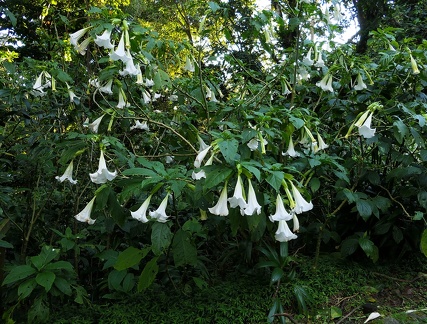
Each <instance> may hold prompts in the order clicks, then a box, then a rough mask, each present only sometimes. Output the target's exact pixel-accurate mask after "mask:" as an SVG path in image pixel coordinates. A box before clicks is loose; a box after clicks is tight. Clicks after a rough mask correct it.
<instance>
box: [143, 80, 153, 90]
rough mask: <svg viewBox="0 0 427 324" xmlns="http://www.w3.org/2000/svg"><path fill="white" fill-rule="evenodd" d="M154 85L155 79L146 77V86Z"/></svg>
mask: <svg viewBox="0 0 427 324" xmlns="http://www.w3.org/2000/svg"><path fill="white" fill-rule="evenodd" d="M153 85H154V81H153V80H151V79H145V86H146V87H148V88H149V87H152V86H153Z"/></svg>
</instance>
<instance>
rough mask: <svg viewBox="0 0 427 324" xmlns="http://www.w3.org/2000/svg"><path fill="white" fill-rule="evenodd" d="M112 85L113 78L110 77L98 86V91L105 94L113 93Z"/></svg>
mask: <svg viewBox="0 0 427 324" xmlns="http://www.w3.org/2000/svg"><path fill="white" fill-rule="evenodd" d="M112 86H113V79H110V80H108V82H107V83H106V84H105V85H104V86H102V87H101V88H99V91H100V92H103V93H106V94H113V91H112V90H111V87H112Z"/></svg>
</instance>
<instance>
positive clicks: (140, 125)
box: [130, 120, 150, 132]
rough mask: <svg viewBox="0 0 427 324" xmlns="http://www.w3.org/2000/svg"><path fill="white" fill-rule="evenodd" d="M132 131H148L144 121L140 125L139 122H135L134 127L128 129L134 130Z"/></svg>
mask: <svg viewBox="0 0 427 324" xmlns="http://www.w3.org/2000/svg"><path fill="white" fill-rule="evenodd" d="M134 129H142V130H145V131H147V132H148V131H149V130H150V128H149V127H148V124H147V122H146V121H143V122H142V123H141V122H140V121H139V120H135V125H133V126H131V127H130V130H134Z"/></svg>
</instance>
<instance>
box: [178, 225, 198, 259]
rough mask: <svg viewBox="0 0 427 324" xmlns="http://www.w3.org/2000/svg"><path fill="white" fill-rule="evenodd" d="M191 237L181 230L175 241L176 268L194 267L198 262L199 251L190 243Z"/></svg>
mask: <svg viewBox="0 0 427 324" xmlns="http://www.w3.org/2000/svg"><path fill="white" fill-rule="evenodd" d="M190 238H191V235H190V234H189V233H188V232H186V231H184V230H182V229H179V230H178V231H177V232H176V234H175V237H174V239H173V244H172V253H173V259H174V262H175V266H177V267H179V266H182V265H185V264H189V265H194V264H196V262H197V249H196V247H195V246H194V244H193V243H192V242H191V241H190Z"/></svg>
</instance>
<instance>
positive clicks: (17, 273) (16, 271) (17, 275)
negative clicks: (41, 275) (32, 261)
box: [2, 265, 37, 285]
mask: <svg viewBox="0 0 427 324" xmlns="http://www.w3.org/2000/svg"><path fill="white" fill-rule="evenodd" d="M35 273H37V270H36V269H34V268H33V267H31V266H29V265H20V266H16V267H14V268H12V270H10V272H9V274H8V275H7V276H6V278H4V280H3V284H2V285H7V284H10V283H14V282H16V281H19V280H22V279H25V278H28V277H29V276H31V275H34V274H35Z"/></svg>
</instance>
